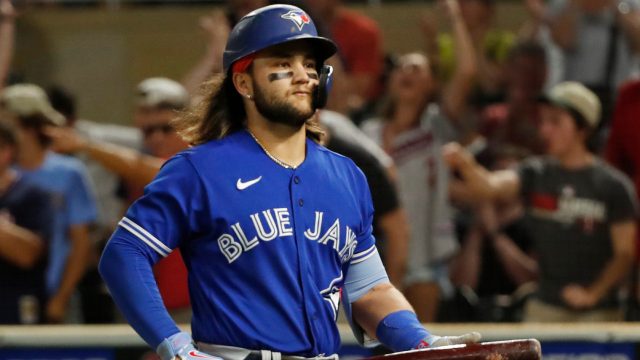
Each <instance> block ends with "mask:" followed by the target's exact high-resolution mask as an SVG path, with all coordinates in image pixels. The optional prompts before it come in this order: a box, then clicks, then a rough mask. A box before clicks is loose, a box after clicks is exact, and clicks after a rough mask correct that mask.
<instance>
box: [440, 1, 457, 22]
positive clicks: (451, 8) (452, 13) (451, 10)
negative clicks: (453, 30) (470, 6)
mask: <svg viewBox="0 0 640 360" xmlns="http://www.w3.org/2000/svg"><path fill="white" fill-rule="evenodd" d="M438 6H439V7H441V8H442V9H443V11H444V13H445V15H446V16H447V19H449V21H453V20H455V19H458V18H459V17H460V3H459V2H458V0H440V1H439V2H438Z"/></svg>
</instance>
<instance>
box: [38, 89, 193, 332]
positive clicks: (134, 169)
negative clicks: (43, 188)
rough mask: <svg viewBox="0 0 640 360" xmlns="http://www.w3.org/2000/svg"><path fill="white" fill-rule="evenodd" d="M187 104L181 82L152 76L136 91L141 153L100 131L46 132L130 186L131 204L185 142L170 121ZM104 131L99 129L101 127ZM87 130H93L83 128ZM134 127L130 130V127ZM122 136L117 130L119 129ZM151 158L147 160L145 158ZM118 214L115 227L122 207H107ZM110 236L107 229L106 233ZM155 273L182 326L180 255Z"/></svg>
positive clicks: (185, 311)
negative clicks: (142, 149) (141, 142)
mask: <svg viewBox="0 0 640 360" xmlns="http://www.w3.org/2000/svg"><path fill="white" fill-rule="evenodd" d="M188 104H189V95H188V93H187V91H186V90H185V89H184V87H183V86H182V85H180V83H178V82H176V81H174V80H171V79H168V78H164V77H153V78H148V79H145V80H143V81H142V82H140V83H139V84H138V85H137V87H136V97H135V105H136V109H135V112H134V123H135V125H136V127H137V128H138V129H139V130H140V133H141V134H142V140H143V144H142V145H143V148H144V152H141V151H139V150H137V149H135V148H132V147H127V146H124V145H121V144H118V143H116V142H115V141H114V140H115V138H114V137H111V138H110V137H107V136H104V134H100V133H97V130H99V129H100V128H99V127H97V126H96V125H93V128H90V127H88V126H86V125H85V126H84V127H83V128H77V129H72V128H49V129H48V130H47V134H48V135H49V136H50V137H51V138H52V141H53V143H52V148H53V149H54V150H56V151H59V152H62V153H76V154H83V155H85V156H86V157H87V158H88V159H91V160H92V161H93V162H96V163H98V164H100V165H102V166H103V167H104V168H106V169H107V170H109V171H111V172H113V173H114V174H116V175H118V176H119V177H120V178H122V180H124V182H125V183H126V184H127V185H128V186H129V187H128V190H129V191H128V192H129V193H130V194H131V195H133V196H132V197H131V200H132V201H133V200H135V198H137V197H139V196H140V195H141V194H142V192H143V188H144V186H146V185H147V184H148V183H149V182H150V181H151V180H152V179H153V177H154V176H155V175H156V174H157V172H158V169H159V168H160V166H162V164H163V162H164V161H165V160H167V159H168V158H169V157H171V156H173V155H175V154H176V153H177V152H179V151H181V150H184V149H185V148H186V147H187V143H186V142H184V141H183V140H182V138H181V137H180V136H179V135H178V134H177V133H176V132H175V131H174V129H173V127H172V126H171V124H170V122H171V121H172V120H173V119H174V118H175V117H176V114H177V113H178V112H179V111H182V110H184V109H185V108H186V107H187V106H188ZM101 127H102V126H101ZM85 129H91V130H94V131H92V132H83V131H82V130H85ZM131 129H134V128H131ZM119 132H120V130H119ZM148 155H150V156H148ZM107 210H111V211H116V212H118V214H117V219H116V220H115V221H114V222H113V224H110V225H115V224H117V222H118V220H119V219H120V217H121V216H122V208H121V207H119V208H116V209H107ZM111 232H113V228H111V230H110V232H109V235H110V233H111ZM154 273H155V277H156V281H157V282H158V287H159V290H160V294H161V295H162V299H163V301H164V304H165V306H166V307H167V309H168V310H169V312H170V314H171V316H172V318H173V319H174V320H175V321H177V322H180V323H185V322H189V321H190V320H191V308H190V304H189V293H188V290H187V271H186V268H185V266H184V264H183V261H182V257H181V256H180V251H179V250H177V251H174V252H173V253H172V254H171V255H170V256H168V257H167V258H166V259H163V260H162V261H160V262H158V263H157V264H156V265H155V266H154Z"/></svg>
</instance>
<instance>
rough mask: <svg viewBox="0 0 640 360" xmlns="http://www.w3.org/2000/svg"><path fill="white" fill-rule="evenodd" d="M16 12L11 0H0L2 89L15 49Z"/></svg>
mask: <svg viewBox="0 0 640 360" xmlns="http://www.w3.org/2000/svg"><path fill="white" fill-rule="evenodd" d="M15 18H16V12H15V9H14V8H13V5H12V4H11V0H0V91H1V90H2V89H3V88H4V87H5V86H6V84H7V78H8V77H9V68H10V66H11V59H12V58H13V51H14V36H15Z"/></svg>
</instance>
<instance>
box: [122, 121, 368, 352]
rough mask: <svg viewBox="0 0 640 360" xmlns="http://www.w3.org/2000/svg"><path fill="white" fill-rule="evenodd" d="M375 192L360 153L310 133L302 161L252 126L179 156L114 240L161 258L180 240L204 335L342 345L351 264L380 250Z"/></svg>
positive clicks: (311, 347) (282, 344)
mask: <svg viewBox="0 0 640 360" xmlns="http://www.w3.org/2000/svg"><path fill="white" fill-rule="evenodd" d="M372 216H373V207H372V204H371V195H370V192H369V188H368V186H367V183H366V179H365V177H364V175H363V174H362V172H361V171H360V170H359V169H358V168H357V167H356V166H355V165H354V164H353V162H352V161H351V160H350V159H348V158H346V157H344V156H341V155H338V154H336V153H333V152H331V151H329V150H327V149H326V148H324V147H322V146H320V145H318V144H316V143H314V142H313V141H311V140H309V139H307V142H306V158H305V160H304V162H303V163H302V164H301V165H300V166H299V167H298V168H296V169H288V168H285V167H282V166H280V165H278V164H277V163H276V162H274V161H273V160H271V159H270V158H269V157H268V156H267V154H266V153H265V152H264V151H263V150H262V148H261V147H260V146H259V145H258V144H257V143H256V142H255V140H254V139H253V138H252V137H251V136H250V134H249V133H248V132H247V131H246V130H242V131H238V132H235V133H233V134H231V135H229V136H227V137H225V138H224V139H221V140H218V141H211V142H208V143H206V144H203V145H200V146H197V147H194V148H191V149H188V150H186V151H184V152H182V153H180V154H178V155H176V156H175V157H173V158H172V159H171V160H169V161H168V162H167V163H166V164H165V165H164V166H163V168H162V169H161V171H160V173H159V174H158V176H157V177H156V179H155V180H154V181H153V182H152V183H151V184H149V185H148V186H147V187H146V188H145V194H144V196H142V197H141V198H140V199H139V200H137V201H136V202H135V203H134V204H133V205H132V206H131V208H130V209H129V210H128V211H127V213H126V215H125V217H124V218H123V219H122V221H121V222H120V226H119V228H118V230H117V231H116V232H115V234H114V236H113V238H112V241H113V240H114V239H118V241H123V240H124V241H129V242H138V243H143V244H144V249H145V250H144V251H145V254H146V256H147V258H148V259H150V261H151V262H156V261H158V260H159V259H160V258H161V257H164V256H167V255H168V254H169V253H170V252H171V251H172V249H175V248H176V247H180V250H181V252H182V255H183V257H184V261H185V263H186V266H187V268H188V270H189V280H188V281H189V288H190V296H191V301H192V306H193V319H192V333H193V338H194V339H195V340H196V341H202V342H206V343H210V344H218V345H230V346H238V347H244V348H249V349H268V350H272V351H279V352H282V353H285V354H296V355H302V356H315V355H318V354H333V353H335V352H336V351H337V350H338V348H339V346H340V338H339V333H338V329H337V326H336V319H337V310H338V301H339V298H340V289H341V288H342V286H343V283H344V278H345V276H346V273H347V271H348V268H349V265H350V264H354V263H357V262H361V261H364V260H365V259H367V258H368V257H370V256H372V255H374V254H375V253H376V248H375V240H374V238H373V236H372V234H371V231H372Z"/></svg>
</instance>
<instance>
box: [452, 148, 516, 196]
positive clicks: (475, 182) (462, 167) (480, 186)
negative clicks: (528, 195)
mask: <svg viewBox="0 0 640 360" xmlns="http://www.w3.org/2000/svg"><path fill="white" fill-rule="evenodd" d="M443 151H444V158H445V161H447V163H448V164H449V166H450V167H451V168H452V170H457V171H459V172H460V175H461V177H462V179H461V180H457V181H456V180H454V183H455V184H456V187H458V188H459V189H460V191H464V193H465V194H468V195H470V196H472V197H474V198H477V199H484V200H494V199H503V200H508V199H513V198H515V197H517V196H518V194H519V191H520V179H519V178H518V174H517V173H516V172H515V171H513V170H500V171H494V172H489V171H487V169H485V168H484V167H482V166H481V165H480V164H478V163H477V162H476V160H475V159H474V158H473V156H472V155H471V153H469V152H468V151H467V150H465V149H464V148H463V147H462V146H460V145H459V144H457V143H449V144H447V145H445V147H444V150H443Z"/></svg>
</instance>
